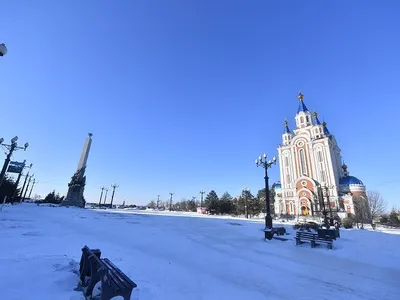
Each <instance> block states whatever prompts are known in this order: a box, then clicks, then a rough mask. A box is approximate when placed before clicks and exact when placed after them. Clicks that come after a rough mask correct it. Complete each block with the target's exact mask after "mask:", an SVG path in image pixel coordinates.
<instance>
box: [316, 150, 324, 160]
mask: <svg viewBox="0 0 400 300" xmlns="http://www.w3.org/2000/svg"><path fill="white" fill-rule="evenodd" d="M317 156H318V161H319V162H322V161H323V160H324V158H323V157H322V152H321V151H318V152H317Z"/></svg>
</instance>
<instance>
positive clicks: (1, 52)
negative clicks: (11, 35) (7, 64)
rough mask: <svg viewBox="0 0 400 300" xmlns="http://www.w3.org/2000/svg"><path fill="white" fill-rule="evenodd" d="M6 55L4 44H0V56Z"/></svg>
mask: <svg viewBox="0 0 400 300" xmlns="http://www.w3.org/2000/svg"><path fill="white" fill-rule="evenodd" d="M6 53H7V47H6V45H5V44H4V43H1V44H0V56H4V55H6Z"/></svg>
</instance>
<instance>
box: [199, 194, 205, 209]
mask: <svg viewBox="0 0 400 300" xmlns="http://www.w3.org/2000/svg"><path fill="white" fill-rule="evenodd" d="M204 193H205V191H203V190H201V191H200V194H201V200H200V207H201V208H203V196H204Z"/></svg>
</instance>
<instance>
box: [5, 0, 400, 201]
mask: <svg viewBox="0 0 400 300" xmlns="http://www.w3.org/2000/svg"><path fill="white" fill-rule="evenodd" d="M283 2H285V3H283ZM399 10H400V3H399V2H398V1H395V0H393V1H384V2H377V1H361V0H360V1H329V2H328V1H262V0H260V1H234V0H229V1H228V0H219V1H212V0H203V1H187V0H168V1H161V0H159V1H155V0H154V1H151V0H146V1H145V0H141V1H127V0H126V1H102V0H97V1H94V0H93V1H89V0H87V1H77V0H72V1H52V0H39V1H6V2H4V3H2V5H1V11H0V40H2V41H4V42H6V44H7V46H8V48H9V53H8V54H7V56H5V57H3V58H1V59H0V91H1V118H0V128H1V132H0V136H3V137H4V138H5V139H6V140H9V139H11V138H12V137H13V136H14V135H18V136H19V137H20V142H21V144H22V143H24V142H25V141H28V142H29V143H30V145H31V146H30V147H29V149H28V151H27V152H26V153H23V152H22V151H19V152H16V153H15V155H14V159H16V160H23V159H24V158H26V159H27V160H28V162H31V161H32V162H33V163H34V168H33V170H32V171H33V172H34V173H35V176H36V177H37V179H38V181H39V182H40V183H39V184H38V185H37V189H36V191H35V192H36V193H39V194H41V195H45V194H47V193H48V192H50V191H51V190H52V189H56V191H59V192H60V193H62V194H64V193H66V190H67V183H68V182H69V180H70V177H71V176H72V175H73V173H74V171H75V169H76V167H77V164H78V161H79V156H80V152H81V149H82V147H83V143H84V140H85V138H86V136H87V133H88V132H93V134H94V135H93V144H92V151H91V153H90V157H89V161H88V169H87V187H86V198H87V200H89V201H97V200H98V198H99V195H100V187H101V186H102V185H108V186H109V185H110V184H112V183H114V182H116V183H118V184H119V185H120V188H119V189H118V190H117V192H116V202H122V201H123V200H124V199H125V200H126V201H127V202H128V203H142V204H145V203H148V202H149V201H150V200H153V199H156V195H157V194H160V195H161V199H162V200H165V199H167V198H168V193H169V192H170V191H172V192H175V195H174V199H176V200H180V199H182V198H183V197H188V198H190V197H192V196H199V193H198V191H199V190H200V189H204V190H206V191H209V190H211V189H215V190H216V191H217V192H218V193H219V194H221V193H222V192H224V191H226V190H227V191H229V192H230V193H231V194H233V195H236V194H238V193H239V192H240V190H241V189H242V188H243V187H244V186H247V187H249V188H251V189H252V190H254V192H256V190H258V189H259V188H262V187H263V171H262V170H261V169H257V168H256V166H255V164H254V159H255V158H256V157H257V156H258V155H259V154H262V153H263V152H267V153H268V154H269V155H271V156H272V155H274V154H276V153H277V150H276V147H277V145H278V144H279V143H280V142H281V133H282V130H283V121H284V120H285V118H287V119H288V120H289V122H290V125H291V127H292V128H293V124H294V116H295V113H296V111H297V106H298V100H297V98H296V96H297V93H298V91H299V90H301V91H302V93H303V94H304V95H305V98H304V100H305V103H306V104H307V106H308V107H309V108H310V109H312V110H316V111H318V112H319V116H320V118H321V119H324V120H325V121H326V122H327V123H328V128H329V130H330V131H331V132H332V133H333V134H335V136H336V138H337V140H338V143H339V146H340V147H341V149H342V156H343V158H344V160H345V161H346V164H347V165H348V166H349V171H350V173H351V174H352V175H354V176H357V177H359V178H360V179H361V180H363V181H364V183H365V184H366V185H367V188H368V189H373V190H377V191H379V192H381V194H382V195H383V197H384V198H385V199H386V200H387V201H388V202H389V203H390V206H392V205H398V206H399V205H400V198H399V194H400V188H399V186H400V175H399V172H398V169H399V167H400V163H399V158H398V154H396V153H399V150H398V148H399V147H400V142H399V139H398V137H397V134H398V130H397V128H396V124H397V123H398V122H397V119H398V111H399V108H400V105H399V99H400V85H399V79H400V78H399V70H400V58H399V53H400V39H399V34H398V31H399V28H400V19H399V18H398V11H399ZM270 178H271V181H275V180H278V179H279V171H278V166H276V167H274V168H273V169H271V172H270Z"/></svg>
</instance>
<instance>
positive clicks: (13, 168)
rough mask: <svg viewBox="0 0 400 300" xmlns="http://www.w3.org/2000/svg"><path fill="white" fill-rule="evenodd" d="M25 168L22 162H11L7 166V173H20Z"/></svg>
mask: <svg viewBox="0 0 400 300" xmlns="http://www.w3.org/2000/svg"><path fill="white" fill-rule="evenodd" d="M24 167H25V163H23V162H18V161H12V162H10V164H9V165H8V169H7V172H8V173H21V172H22V170H23V169H24Z"/></svg>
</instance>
